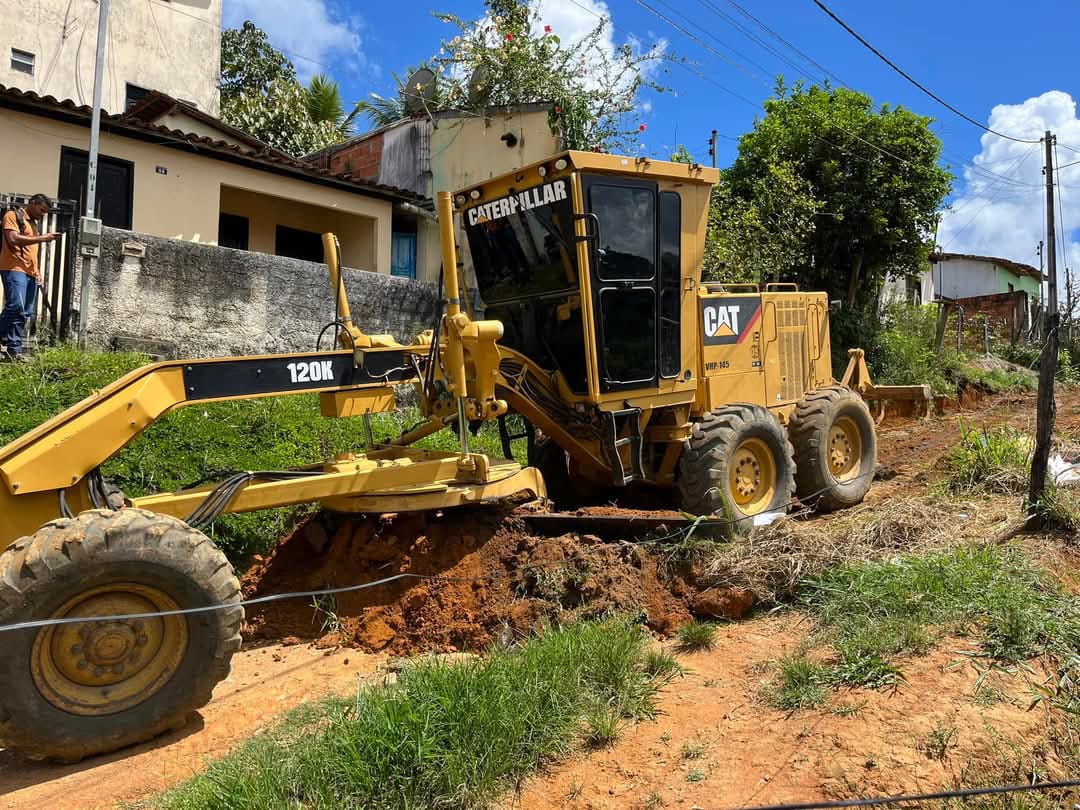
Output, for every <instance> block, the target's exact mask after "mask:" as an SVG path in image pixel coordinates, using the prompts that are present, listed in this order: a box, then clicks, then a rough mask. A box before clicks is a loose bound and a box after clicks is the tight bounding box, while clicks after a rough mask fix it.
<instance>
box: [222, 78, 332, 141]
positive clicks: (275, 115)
mask: <svg viewBox="0 0 1080 810" xmlns="http://www.w3.org/2000/svg"><path fill="white" fill-rule="evenodd" d="M222 118H223V120H225V121H226V122H227V123H229V124H231V125H232V126H234V127H236V128H237V129H242V130H243V131H244V132H248V133H250V134H252V135H254V136H255V137H256V138H258V139H259V140H262V141H265V142H266V143H268V144H270V145H271V146H273V147H274V148H276V149H280V150H281V151H283V152H287V153H288V154H290V155H292V156H294V157H303V156H304V155H306V154H309V153H311V152H315V151H318V150H319V149H324V148H326V147H327V146H332V145H333V144H335V143H339V142H340V141H341V140H343V138H342V134H341V132H340V131H339V130H338V129H337V128H336V127H335V126H334V125H333V124H332V123H331V122H329V121H322V122H317V121H313V120H312V118H311V115H310V114H309V112H308V93H307V91H306V90H305V88H304V87H303V85H301V84H300V83H299V82H297V81H290V80H289V79H277V80H276V81H274V82H273V83H272V84H271V85H270V87H269V88H267V91H266V92H265V93H245V94H244V95H242V96H240V97H239V98H236V99H233V100H231V101H230V102H229V103H228V105H225V104H223V105H222Z"/></svg>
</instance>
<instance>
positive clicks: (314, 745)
mask: <svg viewBox="0 0 1080 810" xmlns="http://www.w3.org/2000/svg"><path fill="white" fill-rule="evenodd" d="M649 643H650V642H649V639H648V637H647V636H646V634H645V632H644V631H643V630H642V629H641V628H640V627H639V626H637V625H634V624H631V623H630V622H628V621H626V620H622V619H608V620H605V621H601V622H588V623H582V624H577V625H572V626H569V627H564V628H560V629H555V630H549V631H547V632H545V633H543V634H541V635H540V636H539V637H537V638H534V639H532V640H530V641H528V642H527V643H525V644H524V645H523V646H520V647H516V648H512V649H509V650H493V651H492V652H491V653H490V654H489V655H488V656H486V657H484V658H477V659H471V660H466V661H460V662H454V663H447V662H445V661H441V660H434V659H426V660H420V661H418V662H416V663H413V664H411V665H409V666H407V667H406V668H405V669H403V670H402V671H401V673H400V675H399V677H398V679H397V681H396V682H395V683H393V684H391V685H389V686H385V687H374V686H373V687H366V688H363V689H361V691H360V692H359V694H358V696H357V697H356V699H355V700H333V701H330V702H324V703H321V704H314V705H310V706H307V707H304V708H303V709H302V710H300V711H299V712H297V713H293V714H290V715H289V716H288V717H287V718H286V719H285V720H284V722H282V723H281V724H280V725H278V726H277V727H276V728H274V729H272V730H271V731H269V732H267V733H264V734H261V735H259V736H258V737H255V738H253V739H251V740H249V741H248V742H246V743H244V744H243V745H241V746H239V747H238V748H237V749H235V750H234V751H233V752H232V753H231V754H230V755H228V756H227V757H225V758H224V759H221V760H218V761H217V762H214V763H212V764H211V765H210V767H209V768H208V769H207V770H206V772H204V773H203V774H202V775H200V776H197V777H195V778H193V779H191V780H189V781H188V782H186V783H183V784H181V785H180V786H178V787H177V788H175V789H173V790H171V791H169V792H168V793H166V794H165V795H163V796H162V797H161V798H160V802H159V804H160V806H161V807H165V808H171V809H172V810H187V809H188V808H192V809H194V808H198V810H213V809H214V808H222V810H226V809H227V810H234V809H235V808H263V807H306V808H340V807H354V808H360V807H363V808H391V807H393V808H399V807H484V806H490V805H492V804H495V803H496V802H497V801H498V800H499V798H500V796H501V795H502V794H503V793H504V791H506V790H507V789H508V788H509V787H511V786H512V784H513V783H514V781H515V780H517V779H520V778H521V777H523V776H524V775H525V774H527V773H529V772H530V771H532V770H534V769H535V768H537V767H538V766H539V765H540V764H541V763H543V762H544V761H545V760H548V759H549V758H551V757H555V756H559V755H562V754H565V753H567V752H569V751H570V750H571V749H572V748H573V747H574V746H575V744H580V743H581V742H585V741H592V742H595V743H597V744H600V743H601V742H602V741H605V740H606V741H610V740H611V739H613V738H614V737H613V735H617V734H618V731H619V729H620V728H621V727H622V726H623V724H625V723H626V722H629V721H631V720H633V719H637V718H642V717H650V716H652V715H653V714H654V713H655V706H654V702H653V701H654V694H655V692H656V689H657V684H656V680H655V679H654V678H653V677H651V676H650V675H648V674H647V673H646V672H645V666H644V665H645V659H646V654H647V651H648V649H649Z"/></svg>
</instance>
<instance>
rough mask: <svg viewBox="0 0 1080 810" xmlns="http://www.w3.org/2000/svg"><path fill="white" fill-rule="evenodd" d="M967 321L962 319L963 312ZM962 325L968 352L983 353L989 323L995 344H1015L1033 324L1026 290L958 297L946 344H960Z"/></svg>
mask: <svg viewBox="0 0 1080 810" xmlns="http://www.w3.org/2000/svg"><path fill="white" fill-rule="evenodd" d="M959 310H962V311H963V321H962V322H961V321H960V311H959ZM958 324H959V325H960V326H961V329H962V338H961V343H962V345H963V348H964V349H966V350H967V351H975V352H981V351H983V348H984V346H985V329H986V325H989V327H990V340H991V342H992V343H1012V342H1015V341H1016V340H1018V339H1019V338H1020V337H1021V335H1022V334H1023V333H1025V332H1026V331H1027V330H1028V329H1029V328H1030V325H1031V312H1030V302H1029V300H1028V295H1027V293H1026V292H1024V291H1022V290H1017V291H1016V292H1011V293H998V294H996V295H977V296H973V297H971V298H957V299H956V300H955V301H954V302H953V303H952V306H951V307H950V312H949V322H948V326H947V327H946V330H945V343H946V345H950V346H955V345H956V330H957V326H958Z"/></svg>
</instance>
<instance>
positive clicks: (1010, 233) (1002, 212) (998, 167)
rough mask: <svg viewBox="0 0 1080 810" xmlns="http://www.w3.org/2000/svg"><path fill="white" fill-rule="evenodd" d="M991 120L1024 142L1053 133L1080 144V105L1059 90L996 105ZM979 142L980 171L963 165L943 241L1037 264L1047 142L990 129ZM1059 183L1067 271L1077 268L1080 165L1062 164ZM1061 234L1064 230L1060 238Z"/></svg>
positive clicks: (959, 249)
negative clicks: (960, 187) (1079, 114)
mask: <svg viewBox="0 0 1080 810" xmlns="http://www.w3.org/2000/svg"><path fill="white" fill-rule="evenodd" d="M988 125H989V127H990V128H991V129H995V130H997V131H999V132H1004V133H1008V134H1009V135H1012V136H1013V137H1015V138H1021V139H1025V140H1038V139H1039V138H1041V137H1043V134H1044V133H1045V132H1046V130H1050V131H1051V132H1053V133H1054V134H1055V135H1056V136H1057V139H1058V143H1059V144H1068V145H1069V146H1073V147H1077V148H1080V119H1078V118H1077V117H1076V102H1075V101H1074V100H1073V98H1072V96H1070V95H1069V94H1068V93H1064V92H1062V91H1060V90H1051V91H1048V92H1046V93H1043V94H1042V95H1040V96H1036V97H1034V98H1029V99H1028V100H1027V101H1025V102H1023V103H1022V104H999V105H998V106H996V107H994V109H993V110H992V111H991V112H990V120H989V122H988ZM981 142H982V148H981V150H980V151H979V153H978V154H977V155H976V156H975V157H974V159H973V160H972V164H973V165H974V166H975V167H977V168H972V167H971V166H968V167H966V168H965V169H964V172H963V177H964V189H963V192H962V193H961V194H960V195H959V196H958V197H957V199H955V200H954V201H953V205H952V210H950V211H946V212H945V214H944V216H943V218H942V222H941V227H940V229H939V232H938V240H937V241H938V244H940V245H941V246H942V247H943V248H944V249H945V250H947V251H949V252H953V253H979V254H984V255H989V256H1001V257H1003V258H1008V259H1014V260H1015V261H1021V262H1025V263H1028V264H1033V265H1035V266H1038V257H1037V255H1036V252H1035V250H1036V245H1037V244H1038V242H1039V240H1040V239H1045V238H1046V214H1045V208H1044V203H1045V199H1046V194H1045V191H1044V185H1043V184H1044V182H1045V181H1044V179H1043V174H1042V166H1043V156H1044V152H1043V146H1042V145H1041V144H1039V145H1035V144H1026V143H1016V142H1015V141H1011V140H1008V139H1007V138H1002V137H1000V136H998V135H994V134H992V133H989V132H988V133H986V134H984V135H983V136H982V139H981ZM1058 157H1059V158H1060V161H1059V162H1060V164H1061V165H1064V164H1067V163H1070V162H1072V161H1073V160H1080V154H1076V153H1074V152H1071V151H1069V150H1067V149H1064V148H1062V147H1061V146H1059V147H1058ZM991 172H993V173H994V174H990V173H991ZM995 175H1005V176H1006V177H1007V178H1008V180H1002V179H1001V178H1000V177H997V176H995ZM1057 180H1058V182H1059V183H1060V184H1061V185H1060V193H1061V209H1060V211H1059V216H1062V215H1063V219H1062V224H1064V225H1065V236H1066V238H1065V241H1066V244H1064V245H1060V244H1059V245H1058V269H1059V271H1061V272H1063V271H1064V268H1065V265H1066V264H1067V265H1068V266H1069V267H1072V268H1080V243H1077V242H1076V241H1075V240H1074V239H1073V234H1072V231H1073V230H1074V229H1076V228H1078V227H1080V165H1076V166H1070V167H1068V168H1065V169H1062V170H1061V171H1060V172H1058V177H1057ZM1060 233H1061V229H1060V227H1059V229H1058V234H1059V237H1058V241H1059V242H1060V241H1061V238H1060ZM1059 275H1060V273H1059Z"/></svg>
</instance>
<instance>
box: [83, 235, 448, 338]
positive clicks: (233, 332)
mask: <svg viewBox="0 0 1080 810" xmlns="http://www.w3.org/2000/svg"><path fill="white" fill-rule="evenodd" d="M125 246H126V249H125ZM125 253H127V254H131V253H136V254H139V253H141V254H142V255H141V256H138V255H125ZM344 278H345V287H346V291H347V293H348V297H349V301H350V303H351V304H352V311H353V318H354V320H355V322H356V324H357V325H358V326H359V327H360V328H361V329H363V330H364V331H365V332H369V333H373V334H376V333H390V334H393V335H394V336H395V337H397V338H398V339H399V340H402V341H406V342H411V340H412V338H413V336H414V335H416V334H417V333H419V332H421V331H422V330H424V329H428V328H431V327H432V326H433V325H434V323H435V318H436V316H437V314H438V312H439V306H440V297H439V295H438V294H437V292H436V290H435V288H434V285H431V284H426V283H424V282H419V281H410V280H407V279H400V278H394V277H391V276H386V275H382V274H377V273H367V272H362V271H357V270H346V272H345V274H344ZM76 289H77V287H76ZM333 311H334V299H333V294H332V290H331V288H330V283H329V281H328V278H327V273H326V268H325V267H324V266H323V265H321V264H314V263H311V262H302V261H297V260H295V259H286V258H282V257H277V256H266V255H263V254H259V253H248V252H244V251H238V250H229V249H227V248H219V247H214V246H211V245H201V244H194V243H191V242H183V241H177V240H171V239H162V238H160V237H156V236H150V235H148V234H139V233H132V232H130V231H123V230H116V229H112V228H106V229H105V234H104V237H103V240H102V257H101V260H100V262H99V264H98V268H97V271H96V273H95V275H94V277H93V279H92V284H91V300H90V319H89V337H90V340H91V342H92V343H93V344H94V345H97V346H102V347H141V348H144V349H148V350H151V351H155V352H160V353H164V354H169V355H172V356H180V357H184V356H187V357H222V356H229V355H244V354H263V353H271V352H287V351H309V350H311V349H313V348H314V347H315V340H316V337H317V336H318V332H319V329H320V328H321V327H322V326H323V325H324V324H325V323H327V322H328V321H330V320H331V319H332V318H333ZM328 345H329V339H327V340H324V342H323V346H324V348H326V347H327V346H328Z"/></svg>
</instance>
